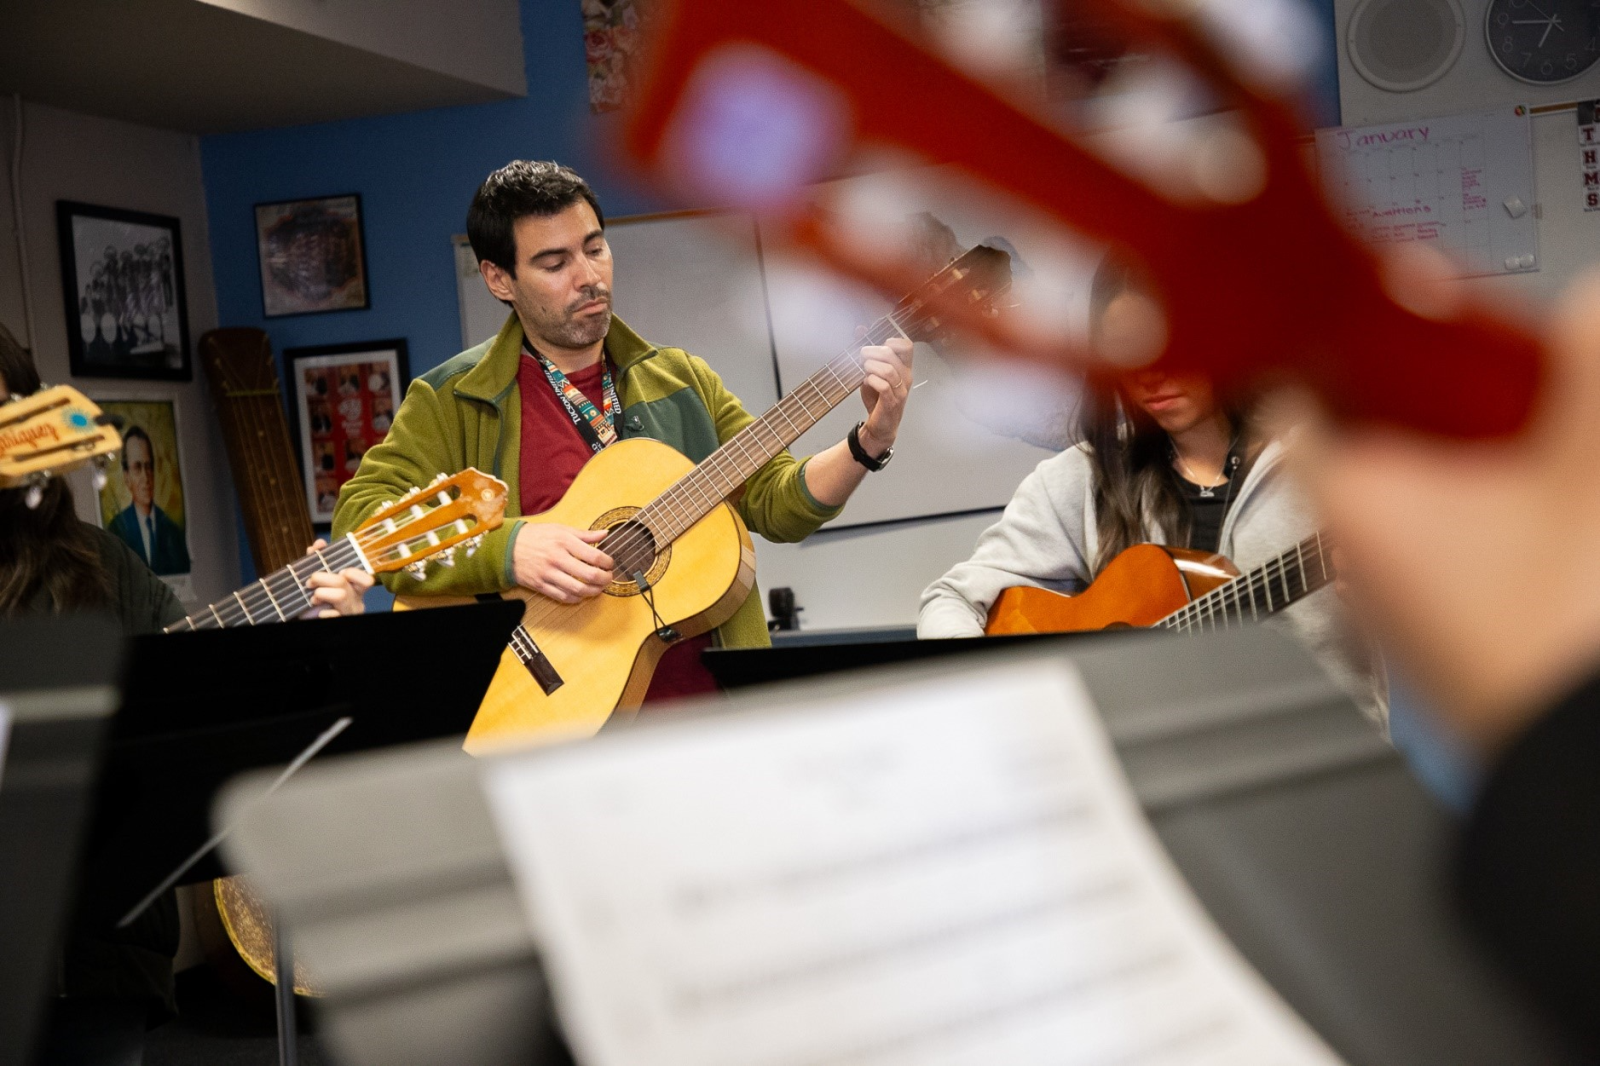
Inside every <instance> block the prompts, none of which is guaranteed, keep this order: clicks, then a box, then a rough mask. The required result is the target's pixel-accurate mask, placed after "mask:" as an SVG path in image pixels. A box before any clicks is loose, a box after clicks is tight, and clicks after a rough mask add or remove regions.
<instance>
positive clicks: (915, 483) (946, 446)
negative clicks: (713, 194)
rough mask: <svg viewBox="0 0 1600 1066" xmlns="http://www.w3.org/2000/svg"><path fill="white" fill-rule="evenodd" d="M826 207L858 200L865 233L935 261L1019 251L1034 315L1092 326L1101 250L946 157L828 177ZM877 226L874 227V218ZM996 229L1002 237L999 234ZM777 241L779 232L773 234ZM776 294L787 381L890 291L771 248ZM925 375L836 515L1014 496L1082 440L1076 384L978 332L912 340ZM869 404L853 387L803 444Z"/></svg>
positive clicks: (820, 441)
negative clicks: (1003, 197)
mask: <svg viewBox="0 0 1600 1066" xmlns="http://www.w3.org/2000/svg"><path fill="white" fill-rule="evenodd" d="M815 195H816V198H817V199H818V200H819V201H821V202H823V203H825V204H826V205H827V208H828V210H829V211H830V213H836V212H843V213H849V212H852V211H856V210H859V211H861V212H863V215H862V216H861V217H860V218H858V219H853V221H854V222H856V223H858V224H859V225H860V226H862V227H863V228H862V231H861V240H862V242H863V243H864V244H868V245H872V244H883V243H886V242H896V243H899V244H901V245H902V246H907V247H909V246H914V247H917V248H924V249H926V251H927V256H926V258H927V266H928V273H929V275H930V276H931V274H932V273H933V271H934V269H937V268H938V267H942V266H943V265H944V264H945V263H946V262H948V260H949V259H950V258H953V257H954V255H955V254H957V253H959V252H960V251H964V250H965V249H967V248H970V247H972V246H973V245H976V244H979V243H988V244H991V245H995V246H999V247H1001V248H1002V249H1003V250H1006V251H1008V252H1011V253H1013V254H1014V256H1015V258H1014V260H1013V278H1014V281H1013V297H1014V298H1015V299H1018V300H1021V301H1022V302H1023V303H1024V305H1025V306H1024V311H1025V313H1028V314H1048V315H1053V316H1056V317H1059V318H1061V319H1062V320H1063V321H1064V322H1065V323H1067V324H1068V325H1070V326H1071V327H1072V328H1073V330H1074V331H1076V332H1077V333H1079V334H1080V335H1082V334H1083V333H1084V332H1086V329H1087V317H1088V290H1089V285H1090V282H1091V280H1092V279H1093V276H1094V269H1095V267H1096V266H1097V265H1098V263H1099V258H1100V254H1101V251H1100V249H1098V248H1092V247H1090V246H1088V245H1086V244H1083V243H1079V242H1077V240H1076V239H1075V238H1071V237H1070V235H1068V234H1066V233H1065V232H1064V231H1062V230H1060V229H1058V228H1056V227H1053V226H1051V225H1049V224H1047V223H1046V222H1045V221H1044V220H1043V219H1041V218H1040V217H1038V216H1037V215H1034V214H1032V213H1031V212H1028V211H1025V210H1022V209H1020V208H1017V207H1015V206H1012V205H1007V204H1004V203H1001V202H998V201H997V200H996V199H995V198H994V197H993V196H991V195H988V194H987V193H986V192H985V191H984V190H982V189H975V188H974V187H973V186H972V185H971V184H970V183H969V182H968V181H966V180H965V179H962V178H960V177H959V176H958V175H957V174H956V173H955V172H954V171H951V170H947V169H945V168H924V169H918V170H905V171H897V172H890V173H884V174H877V175H870V176H866V177H858V178H850V179H846V180H844V181H840V182H833V183H829V184H828V185H824V186H818V187H817V190H816V193H815ZM869 225H870V226H872V227H874V228H873V229H871V230H868V229H866V228H865V227H867V226H869ZM996 238H998V240H996ZM764 243H765V244H767V245H769V246H770V245H771V244H773V243H774V242H772V241H767V242H764ZM766 276H767V293H768V300H769V306H770V307H771V309H772V317H773V332H774V335H775V337H776V338H777V350H778V370H779V380H780V382H781V384H782V387H783V388H784V390H785V391H788V390H790V389H793V388H795V387H796V386H798V385H799V384H800V383H801V382H802V381H803V380H805V378H806V377H807V376H809V375H810V374H812V373H814V372H815V371H816V370H817V369H818V368H820V367H821V366H823V365H824V364H825V363H826V362H827V361H828V360H829V359H830V358H832V357H833V356H835V355H837V354H838V353H839V352H841V351H843V350H845V349H846V348H848V347H850V346H851V344H852V343H853V340H854V337H855V331H856V329H857V328H858V327H860V326H864V325H869V324H870V323H872V322H874V321H876V320H877V319H878V318H879V317H880V316H881V315H883V314H885V313H886V312H888V310H889V309H890V308H891V306H892V301H890V300H888V299H886V298H884V297H883V296H882V295H881V294H879V293H877V292H875V291H872V290H869V289H865V288H863V287H858V286H849V285H846V284H844V283H842V282H840V281H839V280H837V279H836V278H834V277H833V276H832V275H830V274H829V273H827V272H826V271H824V270H822V269H820V268H819V267H818V266H817V265H816V264H814V263H808V262H806V261H804V260H800V259H796V258H794V257H793V256H785V255H779V254H775V253H772V252H769V253H768V255H767V257H766ZM913 370H914V376H915V378H916V380H917V382H918V384H917V386H916V388H915V389H913V391H912V394H911V397H910V401H909V402H908V404H907V405H906V413H905V419H904V421H903V422H902V423H901V426H900V435H899V439H898V440H897V441H896V442H895V455H894V460H893V462H892V463H891V464H890V466H889V468H888V469H887V470H884V471H883V472H881V473H877V474H872V475H870V476H869V477H868V478H867V481H866V483H865V484H864V485H863V486H862V487H861V488H860V489H859V490H857V492H856V494H855V495H854V496H853V497H851V499H850V502H849V504H848V505H847V506H846V508H845V511H844V514H843V515H842V516H840V517H839V518H838V519H836V520H835V521H834V522H833V523H831V524H830V526H829V527H828V528H830V529H837V528H842V527H847V526H852V525H862V524H867V523H879V522H895V521H903V520H907V519H914V518H926V517H931V516H934V515H954V514H962V513H967V512H973V511H981V510H994V509H998V508H1002V507H1004V506H1005V505H1006V504H1007V503H1008V502H1010V500H1011V496H1012V493H1013V492H1015V491H1016V488H1017V485H1018V484H1019V483H1020V482H1021V481H1022V479H1023V478H1024V477H1026V476H1027V475H1028V474H1029V473H1030V472H1031V471H1032V470H1033V468H1034V467H1035V466H1037V465H1038V464H1039V462H1040V461H1041V460H1043V459H1046V458H1048V457H1049V456H1051V455H1053V454H1055V452H1056V451H1058V450H1060V449H1061V448H1063V447H1065V446H1067V445H1068V444H1070V443H1071V442H1072V438H1073V434H1072V425H1071V423H1072V419H1073V416H1074V414H1075V410H1076V404H1077V398H1078V383H1077V381H1076V380H1075V379H1069V378H1067V377H1065V376H1064V375H1061V374H1058V373H1054V372H1049V371H1045V370H1043V369H1041V368H1038V367H1035V366H1032V365H1026V364H1021V363H1018V362H1015V361H1012V360H1009V359H1006V358H1004V357H1001V356H999V355H998V354H997V353H992V352H984V351H981V350H979V349H977V348H975V347H973V346H972V345H971V343H970V342H965V343H955V342H951V341H941V342H940V343H939V344H938V346H937V347H935V346H932V345H929V344H923V343H919V344H917V346H916V352H915V365H914V368H913ZM863 417H865V408H864V407H863V405H862V402H861V401H860V399H858V398H852V399H848V400H846V401H845V402H844V403H842V404H841V405H840V406H839V407H838V408H836V409H835V410H834V411H833V413H832V414H830V415H828V416H827V417H825V418H824V419H822V421H821V422H819V423H818V424H817V426H816V427H815V428H813V429H812V430H810V431H809V432H808V433H806V434H805V435H804V436H802V437H801V438H800V440H799V441H798V442H797V443H796V445H795V452H796V454H807V453H812V452H817V451H820V450H822V449H823V448H826V447H828V446H829V445H831V444H833V443H835V442H837V441H839V440H842V439H844V436H845V434H846V433H848V432H849V430H850V427H851V426H853V425H855V424H856V422H858V421H860V420H861V419H862V418H863Z"/></svg>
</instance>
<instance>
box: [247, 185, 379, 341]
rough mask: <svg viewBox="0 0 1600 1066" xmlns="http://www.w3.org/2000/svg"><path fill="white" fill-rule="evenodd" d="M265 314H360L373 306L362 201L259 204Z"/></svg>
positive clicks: (354, 197)
mask: <svg viewBox="0 0 1600 1066" xmlns="http://www.w3.org/2000/svg"><path fill="white" fill-rule="evenodd" d="M256 254H257V256H258V257H259V259H260V261H261V312H262V314H264V315H265V316H266V317H267V318H278V317H281V316H283V315H311V314H319V313H321V312H324V311H354V310H359V309H361V308H364V307H368V306H370V305H371V303H372V299H371V294H370V292H369V291H368V289H367V250H366V243H365V241H364V240H363V239H362V234H361V197H360V196H357V195H356V194H355V193H349V194H347V195H344V196H323V197H320V198H318V199H315V200H290V201H288V202H286V203H277V204H256Z"/></svg>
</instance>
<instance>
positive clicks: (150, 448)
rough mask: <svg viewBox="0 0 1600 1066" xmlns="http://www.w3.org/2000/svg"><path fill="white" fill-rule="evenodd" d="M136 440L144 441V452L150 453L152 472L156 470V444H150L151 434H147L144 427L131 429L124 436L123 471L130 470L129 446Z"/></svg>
mask: <svg viewBox="0 0 1600 1066" xmlns="http://www.w3.org/2000/svg"><path fill="white" fill-rule="evenodd" d="M135 440H142V441H144V450H145V451H147V452H149V453H150V468H151V469H152V470H153V469H155V465H156V446H155V445H154V444H151V443H150V434H148V433H146V432H145V431H144V429H143V427H140V426H134V427H133V428H132V429H129V430H128V431H126V432H125V433H123V434H122V469H123V471H124V472H126V471H127V469H128V445H129V444H130V443H131V442H133V441H135Z"/></svg>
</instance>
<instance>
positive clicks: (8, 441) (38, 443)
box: [0, 385, 122, 502]
mask: <svg viewBox="0 0 1600 1066" xmlns="http://www.w3.org/2000/svg"><path fill="white" fill-rule="evenodd" d="M121 450H122V435H121V434H120V433H118V432H117V431H116V429H115V428H114V427H112V426H111V425H110V424H109V423H108V422H107V420H106V417H105V415H104V413H103V412H102V411H101V410H100V408H99V407H98V406H97V405H96V404H95V403H94V401H93V400H90V399H89V398H88V397H86V396H85V395H84V394H83V393H81V392H79V391H78V390H77V389H75V388H73V387H72V386H70V385H56V386H53V387H51V388H48V389H40V390H39V391H38V392H35V393H34V394H33V395H31V396H22V397H17V398H14V399H12V400H11V401H10V402H8V403H5V404H0V488H4V489H13V488H21V487H24V486H27V487H28V488H29V489H30V490H33V489H37V488H39V487H41V486H43V484H44V482H45V481H46V480H48V479H49V478H52V477H56V476H59V475H61V474H65V473H67V472H68V471H70V470H76V469H77V468H78V467H80V466H82V465H84V464H85V463H90V462H93V463H96V464H97V465H99V466H101V467H104V466H105V465H106V464H108V463H109V462H110V461H111V459H112V457H114V456H115V455H116V454H117V453H118V452H119V451H121ZM30 502H37V498H36V497H30Z"/></svg>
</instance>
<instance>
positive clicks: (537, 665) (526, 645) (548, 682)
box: [511, 626, 566, 696]
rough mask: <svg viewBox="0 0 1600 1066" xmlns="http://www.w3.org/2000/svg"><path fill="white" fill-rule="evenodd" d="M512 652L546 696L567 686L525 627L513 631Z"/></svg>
mask: <svg viewBox="0 0 1600 1066" xmlns="http://www.w3.org/2000/svg"><path fill="white" fill-rule="evenodd" d="M511 650H512V651H513V652H514V653H516V656H517V661H518V662H520V663H522V665H523V666H526V667H527V668H528V673H530V674H532V675H533V679H534V681H536V682H538V685H539V687H540V688H541V689H543V690H544V694H545V695H546V696H548V695H550V694H551V693H552V692H554V691H555V690H556V689H558V688H560V687H561V686H562V685H564V684H566V681H565V680H563V679H562V677H561V675H560V674H558V673H556V668H555V667H554V666H551V665H550V660H549V659H547V658H545V655H544V652H542V651H540V650H539V645H538V644H536V643H535V642H534V639H533V636H532V635H531V634H530V633H529V632H528V631H527V629H526V628H524V627H523V626H518V627H517V628H515V629H513V630H512V631H511Z"/></svg>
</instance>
